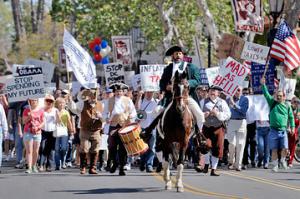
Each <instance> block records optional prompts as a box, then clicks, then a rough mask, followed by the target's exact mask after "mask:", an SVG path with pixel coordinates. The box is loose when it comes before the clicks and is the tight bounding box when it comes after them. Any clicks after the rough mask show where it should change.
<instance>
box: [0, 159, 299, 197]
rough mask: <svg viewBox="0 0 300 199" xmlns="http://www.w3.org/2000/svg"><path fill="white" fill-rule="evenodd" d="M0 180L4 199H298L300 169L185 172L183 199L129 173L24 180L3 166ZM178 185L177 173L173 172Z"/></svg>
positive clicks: (157, 178)
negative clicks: (214, 174) (205, 172)
mask: <svg viewBox="0 0 300 199" xmlns="http://www.w3.org/2000/svg"><path fill="white" fill-rule="evenodd" d="M1 170H2V174H0V199H20V198H22V199H48V198H49V199H50V198H51V199H52V198H57V199H60V198H62V199H71V198H72V199H77V198H78V199H79V198H80V199H93V198H97V199H99V198H101V199H106V198H107V199H115V198H122V199H127V198H128V199H135V198H136V199H148V198H149V199H160V198H161V199H174V198H184V199H190V198H264V199H265V198H266V199H268V198H272V199H274V198H275V199H276V198H278V199H279V198H280V199H289V198H291V199H298V198H300V165H299V164H297V165H295V166H294V168H293V169H289V170H280V171H279V172H278V173H273V172H272V171H271V170H264V169H257V168H255V169H252V168H251V169H248V170H246V171H242V172H236V171H228V170H220V173H221V176H220V177H211V176H209V175H207V174H203V173H197V172H195V171H194V170H193V169H185V170H184V174H183V182H184V186H185V192H184V193H177V192H176V189H175V188H173V189H172V190H170V191H166V190H164V183H163V180H162V177H161V174H157V173H150V174H149V173H145V172H140V171H139V170H138V168H133V169H132V170H130V171H127V175H126V176H121V177H120V176H118V175H117V173H116V174H110V173H107V172H100V173H99V174H98V175H96V176H90V175H80V174H79V170H78V169H75V168H70V169H66V170H61V171H53V172H43V173H38V174H30V175H28V174H25V173H24V170H21V169H14V168H12V167H11V166H10V164H7V163H4V167H3V168H2V169H1ZM172 173H173V179H175V171H172Z"/></svg>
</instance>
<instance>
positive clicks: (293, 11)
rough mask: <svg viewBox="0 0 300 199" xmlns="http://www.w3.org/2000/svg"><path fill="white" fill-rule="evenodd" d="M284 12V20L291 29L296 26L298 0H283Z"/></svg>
mask: <svg viewBox="0 0 300 199" xmlns="http://www.w3.org/2000/svg"><path fill="white" fill-rule="evenodd" d="M283 13H284V14H286V21H287V23H288V24H289V25H290V27H291V28H292V29H294V28H296V27H297V22H298V19H299V16H300V1H299V0H285V2H284V11H283Z"/></svg>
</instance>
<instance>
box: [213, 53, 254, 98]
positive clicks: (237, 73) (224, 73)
mask: <svg viewBox="0 0 300 199" xmlns="http://www.w3.org/2000/svg"><path fill="white" fill-rule="evenodd" d="M249 70H250V69H249V68H247V67H246V66H244V65H243V64H240V63H239V62H237V61H235V60H234V59H232V58H231V57H228V58H227V60H226V62H225V64H224V65H223V66H222V67H220V73H219V74H218V75H217V76H216V78H215V79H214V81H213V84H214V85H216V86H219V87H221V88H222V89H223V91H224V92H225V93H226V94H227V95H229V96H233V95H234V94H235V93H236V91H237V89H238V87H239V86H243V83H244V79H245V77H246V76H247V74H248V73H249Z"/></svg>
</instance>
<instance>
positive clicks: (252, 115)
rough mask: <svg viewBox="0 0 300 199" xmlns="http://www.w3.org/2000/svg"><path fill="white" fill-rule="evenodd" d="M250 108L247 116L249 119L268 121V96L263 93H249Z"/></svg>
mask: <svg viewBox="0 0 300 199" xmlns="http://www.w3.org/2000/svg"><path fill="white" fill-rule="evenodd" d="M247 98H248V99H249V108H248V110H247V118H248V119H249V121H256V120H261V121H268V120H269V112H270V108H269V105H268V103H267V100H266V98H265V97H264V96H263V95H248V96H247Z"/></svg>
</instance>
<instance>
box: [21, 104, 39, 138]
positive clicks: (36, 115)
mask: <svg viewBox="0 0 300 199" xmlns="http://www.w3.org/2000/svg"><path fill="white" fill-rule="evenodd" d="M29 112H30V109H29V108H26V109H25V110H24V112H23V117H27V116H28V113H29ZM31 116H32V119H31V120H30V121H28V122H27V123H26V124H25V125H24V133H28V132H30V133H34V132H31V127H32V126H36V127H37V126H40V125H41V124H42V123H43V120H44V110H43V109H38V110H35V111H31ZM39 133H41V130H39V131H38V132H35V134H39Z"/></svg>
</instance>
